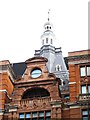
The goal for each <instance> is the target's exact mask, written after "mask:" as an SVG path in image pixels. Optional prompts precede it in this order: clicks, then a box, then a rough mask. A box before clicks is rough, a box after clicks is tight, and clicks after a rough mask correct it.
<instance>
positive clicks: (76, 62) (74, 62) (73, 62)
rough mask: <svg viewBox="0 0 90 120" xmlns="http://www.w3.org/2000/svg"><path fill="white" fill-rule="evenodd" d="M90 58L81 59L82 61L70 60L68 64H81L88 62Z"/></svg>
mask: <svg viewBox="0 0 90 120" xmlns="http://www.w3.org/2000/svg"><path fill="white" fill-rule="evenodd" d="M88 62H90V60H80V61H72V62H68V64H80V63H88Z"/></svg>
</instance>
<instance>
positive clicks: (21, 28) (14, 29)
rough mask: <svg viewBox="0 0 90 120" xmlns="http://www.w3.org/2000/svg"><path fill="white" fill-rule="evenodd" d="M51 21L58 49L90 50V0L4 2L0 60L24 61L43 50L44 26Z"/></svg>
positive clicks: (1, 0) (0, 11) (0, 17)
mask: <svg viewBox="0 0 90 120" xmlns="http://www.w3.org/2000/svg"><path fill="white" fill-rule="evenodd" d="M48 9H51V12H50V21H51V22H52V24H53V26H54V34H55V36H56V41H55V47H62V54H63V56H64V57H65V56H68V52H71V51H78V50H84V49H88V0H0V61H1V60H9V61H10V62H11V63H12V62H13V63H16V62H24V61H25V60H27V59H29V58H31V57H33V56H34V51H35V50H38V49H40V47H41V46H42V45H41V39H40V37H41V35H42V34H43V30H44V29H43V25H44V23H45V22H47V17H48Z"/></svg>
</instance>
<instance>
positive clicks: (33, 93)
mask: <svg viewBox="0 0 90 120" xmlns="http://www.w3.org/2000/svg"><path fill="white" fill-rule="evenodd" d="M49 96H50V93H49V92H48V91H47V90H46V89H44V88H39V87H35V88H31V89H28V90H27V91H25V92H24V94H23V96H22V99H27V98H37V97H49Z"/></svg>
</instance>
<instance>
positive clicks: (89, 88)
mask: <svg viewBox="0 0 90 120" xmlns="http://www.w3.org/2000/svg"><path fill="white" fill-rule="evenodd" d="M88 93H90V85H88Z"/></svg>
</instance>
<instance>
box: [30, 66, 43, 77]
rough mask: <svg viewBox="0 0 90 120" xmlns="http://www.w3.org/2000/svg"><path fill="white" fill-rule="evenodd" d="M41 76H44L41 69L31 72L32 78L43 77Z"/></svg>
mask: <svg viewBox="0 0 90 120" xmlns="http://www.w3.org/2000/svg"><path fill="white" fill-rule="evenodd" d="M41 74H42V71H41V69H39V68H35V69H33V70H32V71H31V77H32V78H38V77H40V76H41Z"/></svg>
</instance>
